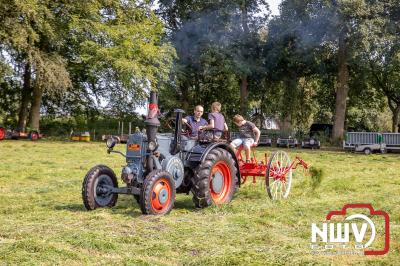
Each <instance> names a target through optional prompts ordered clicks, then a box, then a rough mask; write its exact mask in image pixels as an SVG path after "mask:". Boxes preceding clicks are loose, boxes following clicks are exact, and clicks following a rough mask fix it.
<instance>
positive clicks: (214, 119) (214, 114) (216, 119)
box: [200, 102, 228, 139]
mask: <svg viewBox="0 0 400 266" xmlns="http://www.w3.org/2000/svg"><path fill="white" fill-rule="evenodd" d="M220 112H221V104H220V103H219V102H213V103H212V104H211V113H209V114H208V120H209V121H210V123H209V124H208V126H204V127H201V128H200V130H207V129H208V130H210V129H212V130H214V138H217V139H218V138H220V137H221V136H222V132H223V131H228V125H227V124H226V122H225V117H224V116H223V115H222V114H221V113H220Z"/></svg>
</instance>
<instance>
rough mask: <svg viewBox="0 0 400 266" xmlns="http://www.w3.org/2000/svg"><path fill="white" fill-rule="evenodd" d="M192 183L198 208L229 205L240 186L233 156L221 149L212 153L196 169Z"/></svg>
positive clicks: (194, 200) (216, 149)
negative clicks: (237, 187)
mask: <svg viewBox="0 0 400 266" xmlns="http://www.w3.org/2000/svg"><path fill="white" fill-rule="evenodd" d="M215 180H217V181H215ZM214 182H215V183H214ZM192 183H193V185H192V193H193V202H194V204H195V205H196V207H198V208H205V207H208V206H210V205H212V204H217V205H218V204H224V203H229V202H230V201H231V200H232V199H233V196H234V194H235V192H236V186H237V184H238V178H237V168H236V166H235V161H234V159H233V158H232V155H231V154H230V153H229V152H228V151H227V150H224V149H221V148H215V149H213V150H212V151H210V152H209V153H208V154H207V156H206V158H205V160H204V162H203V163H202V164H200V165H199V166H198V167H197V168H196V171H195V175H194V177H193V182H192Z"/></svg>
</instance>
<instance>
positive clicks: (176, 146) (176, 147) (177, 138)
mask: <svg viewBox="0 0 400 266" xmlns="http://www.w3.org/2000/svg"><path fill="white" fill-rule="evenodd" d="M175 113H176V119H175V134H174V139H173V140H172V142H171V144H170V146H169V152H170V153H171V154H172V155H175V154H177V153H178V152H180V151H181V133H182V116H183V114H184V113H185V111H183V110H181V109H176V110H175Z"/></svg>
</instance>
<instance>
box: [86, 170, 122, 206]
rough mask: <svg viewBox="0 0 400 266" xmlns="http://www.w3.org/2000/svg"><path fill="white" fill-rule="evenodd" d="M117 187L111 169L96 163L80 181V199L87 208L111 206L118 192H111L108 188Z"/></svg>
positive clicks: (115, 200)
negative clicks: (81, 181)
mask: <svg viewBox="0 0 400 266" xmlns="http://www.w3.org/2000/svg"><path fill="white" fill-rule="evenodd" d="M115 187H118V183H117V178H116V176H115V173H114V171H113V170H111V169H110V168H109V167H107V166H105V165H96V166H95V167H93V168H92V169H90V170H89V172H88V173H87V174H86V176H85V178H84V180H83V183H82V200H83V204H84V205H85V208H86V209H87V210H89V211H90V210H94V209H97V208H102V207H113V206H115V204H116V203H117V199H118V194H115V193H111V192H110V188H115Z"/></svg>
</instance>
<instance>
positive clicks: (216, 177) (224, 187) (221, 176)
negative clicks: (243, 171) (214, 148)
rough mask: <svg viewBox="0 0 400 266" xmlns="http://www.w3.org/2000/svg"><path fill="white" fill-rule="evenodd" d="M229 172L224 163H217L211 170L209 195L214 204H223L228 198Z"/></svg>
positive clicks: (230, 180) (230, 179) (227, 166)
mask: <svg viewBox="0 0 400 266" xmlns="http://www.w3.org/2000/svg"><path fill="white" fill-rule="evenodd" d="M231 182H232V178H231V171H230V169H229V165H228V164H227V163H226V162H224V161H219V162H217V163H216V164H215V165H214V167H213V168H212V169H211V175H210V193H211V197H212V199H213V201H214V203H216V204H221V203H224V202H225V200H226V199H227V197H228V196H229V192H230V188H231Z"/></svg>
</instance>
